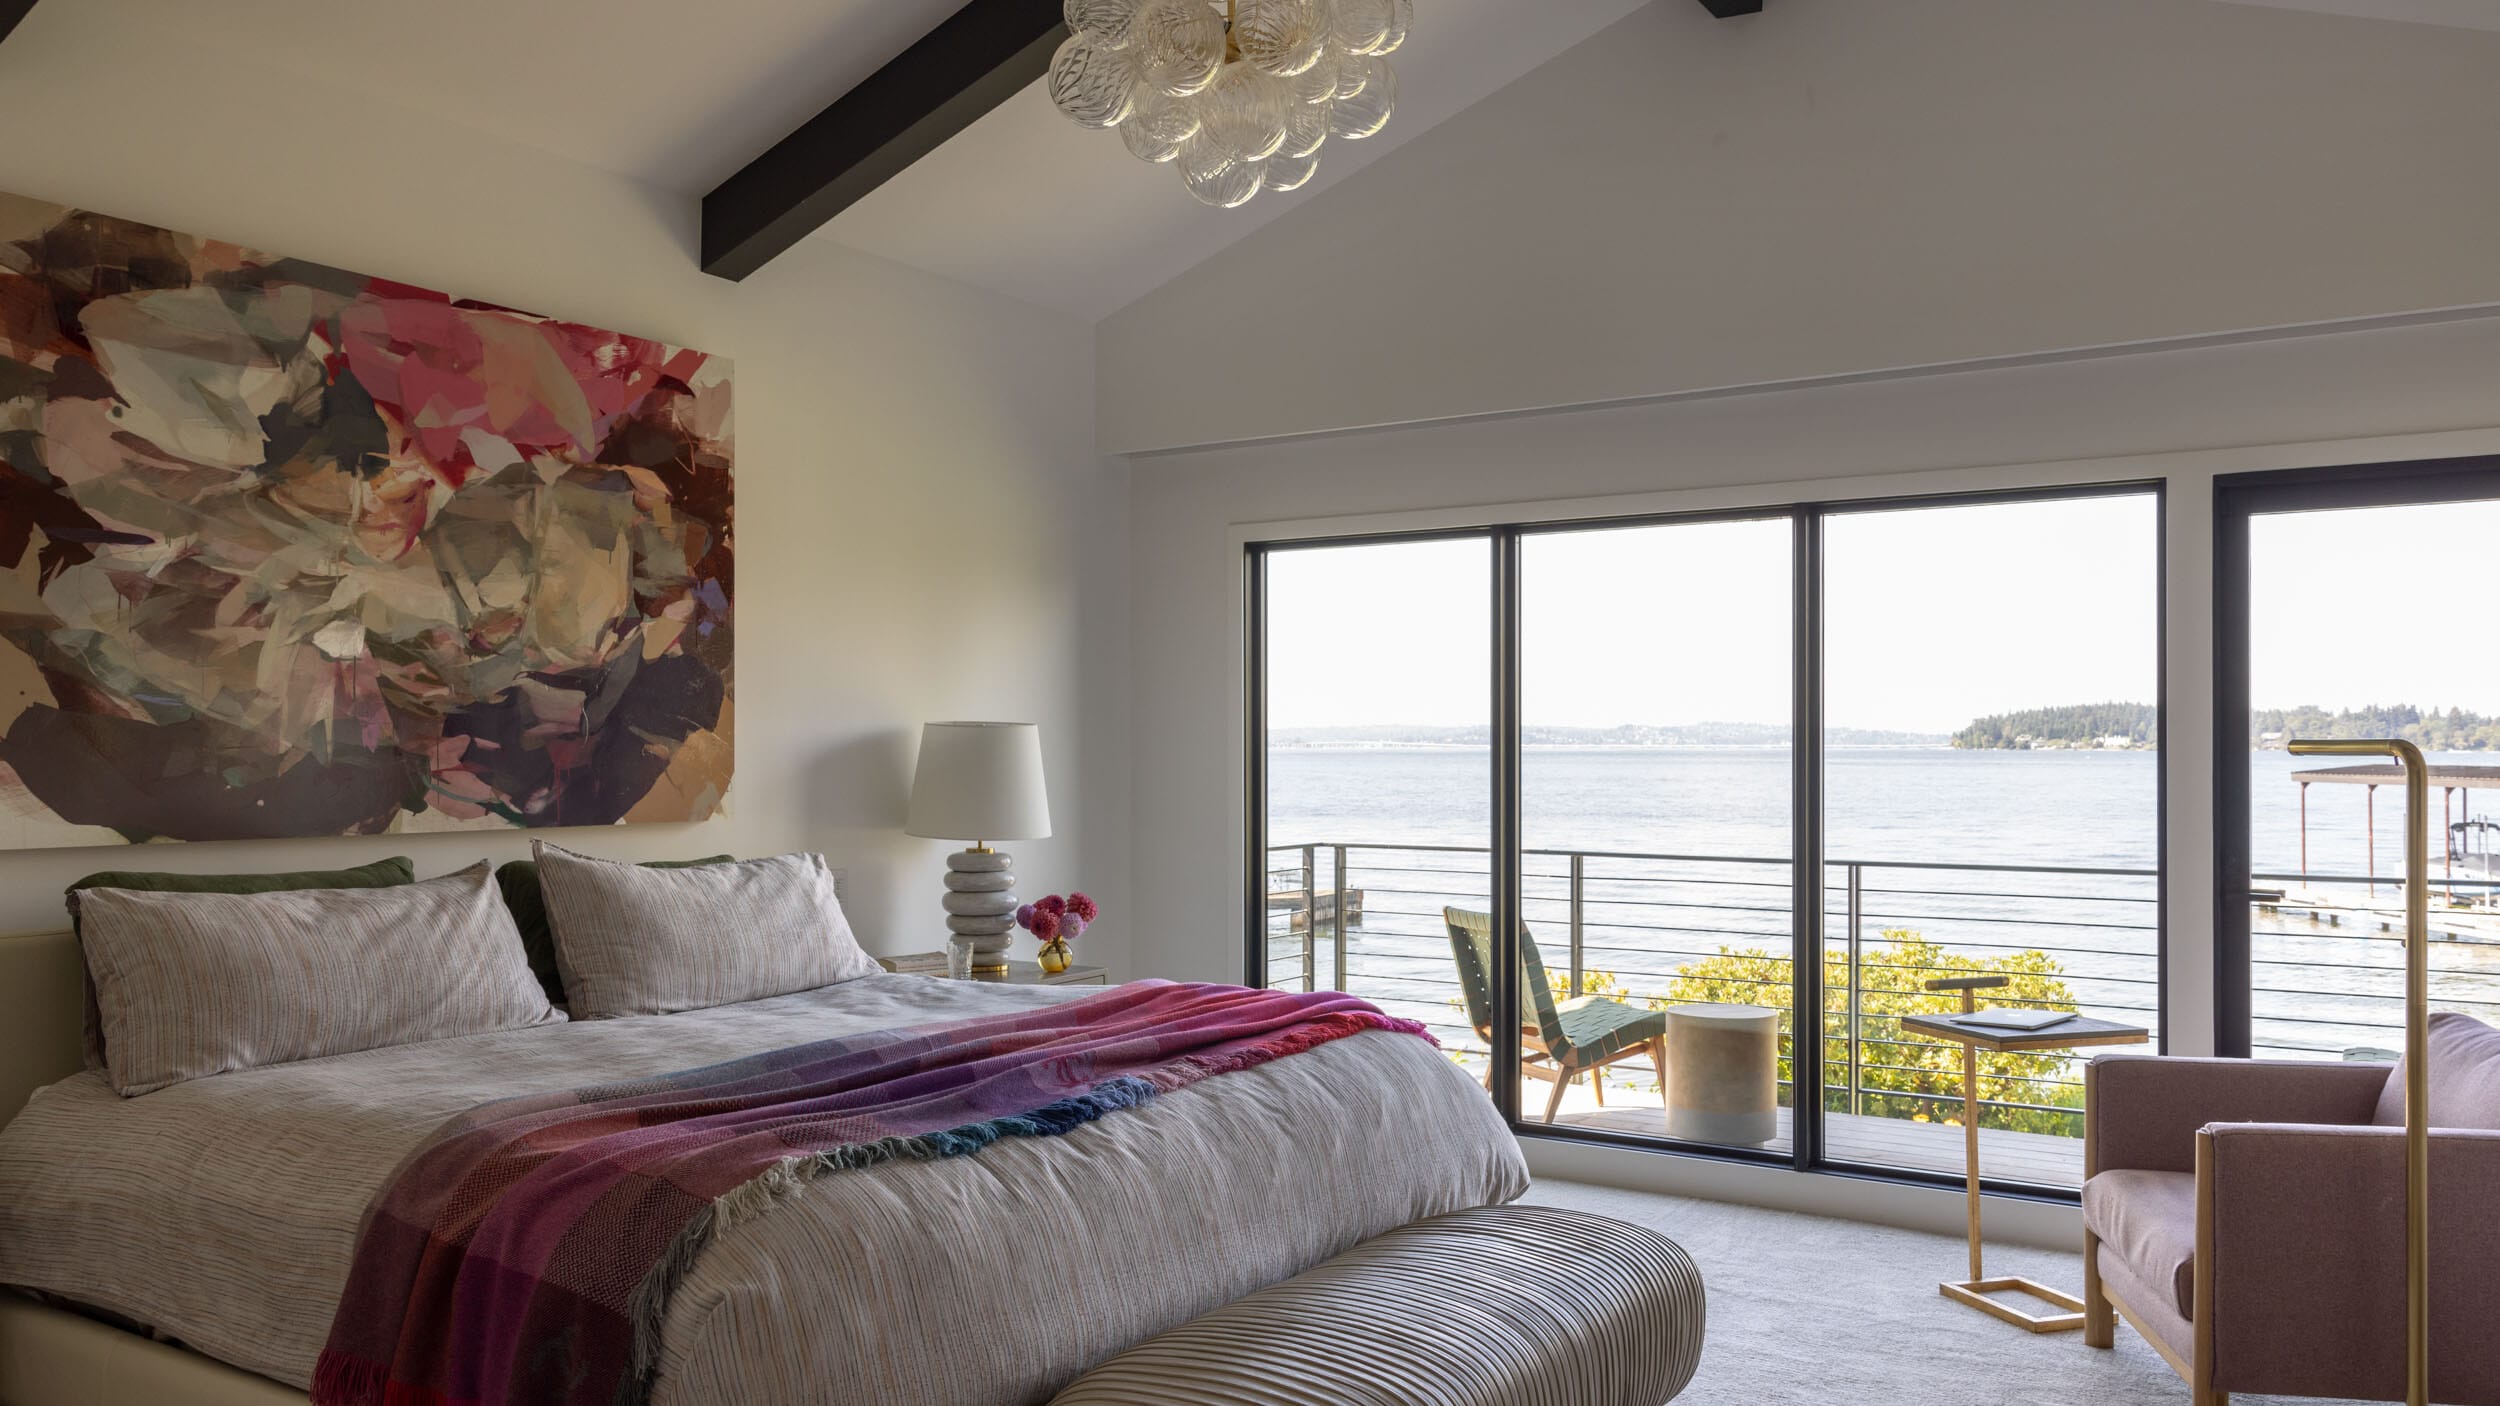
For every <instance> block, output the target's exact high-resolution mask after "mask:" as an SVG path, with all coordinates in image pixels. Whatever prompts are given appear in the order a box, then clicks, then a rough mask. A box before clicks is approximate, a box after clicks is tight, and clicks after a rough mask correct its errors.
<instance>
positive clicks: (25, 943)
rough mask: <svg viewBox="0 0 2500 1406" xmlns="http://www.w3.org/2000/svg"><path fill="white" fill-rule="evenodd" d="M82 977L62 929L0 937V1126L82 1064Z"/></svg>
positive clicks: (73, 941)
mask: <svg viewBox="0 0 2500 1406" xmlns="http://www.w3.org/2000/svg"><path fill="white" fill-rule="evenodd" d="M82 975H83V970H82V968H81V967H80V965H79V959H78V939H77V938H75V937H72V936H70V934H69V933H68V932H67V931H66V930H64V931H61V932H37V933H27V934H25V935H23V936H20V937H0V1123H5V1122H7V1121H8V1120H9V1119H11V1118H14V1117H16V1116H17V1111H18V1110H19V1109H21V1108H24V1107H25V1106H26V1099H27V1096H28V1095H30V1094H32V1093H34V1091H35V1090H37V1089H40V1088H42V1087H43V1086H44V1085H46V1084H49V1083H51V1082H53V1081H54V1080H56V1079H63V1078H67V1077H68V1076H70V1075H72V1074H75V1073H77V1072H78V1070H79V1068H80V1066H81V1065H82V1064H84V1063H85V1057H84V1056H83V1054H82V1053H81V1049H82V1042H81V1040H80V1037H79V1027H80V1026H81V1025H82V1024H83V1023H84V1020H85V1014H86V1001H87V997H86V992H85V990H84V983H83V981H82V980H81V977H82Z"/></svg>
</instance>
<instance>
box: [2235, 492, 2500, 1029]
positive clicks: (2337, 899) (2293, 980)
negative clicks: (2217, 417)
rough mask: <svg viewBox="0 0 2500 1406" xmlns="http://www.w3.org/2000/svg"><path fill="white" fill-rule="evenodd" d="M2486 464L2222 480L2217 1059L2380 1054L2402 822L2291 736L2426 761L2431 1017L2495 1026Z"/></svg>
mask: <svg viewBox="0 0 2500 1406" xmlns="http://www.w3.org/2000/svg"><path fill="white" fill-rule="evenodd" d="M2495 540H2500V464H2495V463H2494V462H2492V461H2488V460H2472V461H2457V462H2450V463H2441V464H2428V465H2390V466H2381V467H2374V468H2366V469H2347V470H2337V471H2324V472H2299V473H2286V474H2266V475H2248V476H2245V477H2239V478H2234V479H2229V480H2225V481H2224V483H2223V485H2222V486H2221V491H2220V493H2219V495H2218V499H2217V512H2216V560H2217V569H2218V570H2219V571H2220V572H2221V574H2222V580H2221V581H2219V582H2218V583H2217V584H2218V589H2217V613H2218V619H2217V622H2216V638H2215V645H2216V677H2217V680H2218V681H2219V686H2218V689H2217V699H2216V704H2217V711H2218V713H2219V714H2220V716H2219V718H2218V721H2217V728H2216V737H2215V747H2216V757H2217V763H2218V769H2219V772H2220V775H2219V778H2218V781H2217V795H2218V796H2219V797H2220V798H2221V804H2220V807H2219V809H2220V811H2221V815H2220V817H2219V826H2220V829H2221V831H2222V834H2221V836H2220V842H2219V845H2218V856H2217V857H2218V860H2219V865H2220V883H2219V884H2218V885H2217V887H2218V888H2219V889H2220V890H2221V891H2222V900H2221V903H2220V905H2219V907H2218V910H2217V913H2216V919H2215V926H2216V931H2217V934H2218V940H2217V960H2218V962H2219V965H2220V969H2219V970H2218V971H2217V974H2216V976H2217V987H2218V990H2219V993H2220V996H2221V1000H2220V1002H2219V1005H2220V1012H2221V1017H2222V1019H2221V1030H2220V1038H2221V1042H2222V1045H2223V1048H2224V1049H2225V1051H2226V1052H2230V1053H2240V1054H2253V1055H2256V1056H2258V1057H2260V1058H2280V1059H2385V1058H2393V1057H2394V1055H2395V1054H2396V1052H2397V1051H2398V1050H2399V1049H2401V1047H2402V1046H2403V1043H2404V976H2403V945H2402V942H2401V941H2400V937H2401V934H2402V932H2403V927H2404V890H2403V883H2404V879H2405V828H2404V827H2405V815H2404V806H2405V801H2404V785H2403V774H2402V772H2401V771H2400V770H2399V769H2398V768H2397V767H2396V766H2395V765H2394V763H2392V762H2376V761H2371V760H2367V759H2337V758H2329V757H2317V756H2294V755H2292V754H2291V752H2290V750H2289V744H2290V743H2291V741H2292V740H2294V739H2298V738H2329V739H2332V738H2363V737H2370V738H2377V737H2399V738H2403V739H2405V740H2407V741H2410V742H2412V743H2414V744H2415V745H2416V746H2419V747H2420V748H2421V749H2422V750H2423V753H2424V756H2425V759H2426V760H2427V761H2428V762H2429V763H2430V766H2431V777H2430V780H2431V787H2430V805H2429V814H2427V815H2426V816H2424V817H2423V818H2422V823H2423V828H2424V830H2425V831H2426V835H2425V839H2426V840H2427V843H2428V850H2429V854H2430V861H2431V869H2430V872H2429V874H2428V876H2427V877H2428V880H2429V882H2430V885H2431V936H2432V939H2433V942H2434V945H2433V946H2432V948H2431V949H2430V966H2431V1001H2432V1005H2433V1007H2434V1008H2436V1009H2452V1010H2461V1011H2465V1012H2468V1013H2469V1014H2473V1015H2476V1016H2478V1017H2480V1018H2482V1019H2485V1020H2491V1019H2493V1018H2495V1016H2500V651H2495V650H2494V649H2492V648H2491V647H2490V644H2489V642H2488V638H2487V636H2488V629H2487V624H2488V621H2489V620H2490V619H2491V618H2492V617H2493V614H2494V609H2495V603H2500V594H2495V591H2494V589H2493V587H2492V585H2491V583H2490V582H2489V581H2488V579H2487V577H2488V575H2489V573H2488V572H2487V571H2486V570H2485V569H2484V563H2486V562H2487V561H2488V560H2489V559H2490V556H2491V543H2492V542H2493V541H2495Z"/></svg>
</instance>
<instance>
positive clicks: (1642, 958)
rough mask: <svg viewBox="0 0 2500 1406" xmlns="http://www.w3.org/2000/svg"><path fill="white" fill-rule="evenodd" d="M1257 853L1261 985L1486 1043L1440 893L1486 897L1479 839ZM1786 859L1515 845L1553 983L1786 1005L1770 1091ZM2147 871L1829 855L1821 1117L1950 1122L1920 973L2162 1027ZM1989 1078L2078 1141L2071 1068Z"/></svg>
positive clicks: (2078, 1098)
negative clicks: (1907, 1030) (1916, 1028)
mask: <svg viewBox="0 0 2500 1406" xmlns="http://www.w3.org/2000/svg"><path fill="white" fill-rule="evenodd" d="M1271 856H1272V857H1273V858H1274V859H1276V860H1277V861H1279V862H1277V863H1276V864H1275V865H1274V866H1273V867H1272V868H1271V871H1270V874H1269V883H1268V894H1269V897H1268V903H1269V979H1270V981H1271V982H1274V983H1275V984H1279V985H1287V986H1294V985H1299V986H1303V987H1305V988H1308V989H1318V988H1329V989H1345V990H1351V991H1354V992H1356V993H1357V994H1361V995H1364V996H1366V997H1369V998H1371V999H1372V1000H1374V1001H1375V1002H1376V1003H1378V1004H1380V1005H1382V1006H1383V1007H1384V1008H1385V1009H1389V1010H1391V1011H1392V1012H1393V1013H1395V1014H1400V1015H1406V1016H1409V1017H1412V1018H1415V1019H1418V1020H1421V1021H1423V1022H1425V1023H1426V1024H1427V1025H1430V1026H1432V1027H1433V1028H1434V1030H1435V1032H1436V1034H1438V1035H1440V1036H1441V1038H1442V1040H1443V1043H1444V1044H1445V1045H1446V1046H1448V1047H1449V1048H1451V1049H1453V1050H1454V1051H1457V1052H1459V1053H1461V1055H1462V1056H1464V1057H1472V1058H1476V1059H1481V1058H1484V1057H1486V1056H1487V1055H1488V1053H1489V1052H1488V1051H1487V1049H1486V1046H1485V1042H1484V1039H1483V1037H1482V1035H1481V1033H1480V1032H1479V1030H1478V1029H1477V1028H1476V1023H1475V1022H1474V1021H1473V1020H1471V1019H1470V1018H1469V1016H1468V1014H1467V1012H1466V1011H1465V1010H1464V1004H1463V1000H1462V998H1461V996H1460V990H1459V984H1458V975H1457V970H1456V966H1455V963H1454V961H1453V958H1452V955H1451V952H1450V948H1449V943H1448V938H1447V930H1446V927H1445V925H1444V923H1443V919H1442V909H1443V908H1444V907H1468V908H1475V909H1478V910H1482V909H1484V908H1487V907H1489V905H1490V891H1491V882H1490V878H1489V875H1488V873H1487V870H1486V867H1485V864H1486V857H1487V851H1486V850H1485V849H1483V848H1482V847H1480V846H1474V847H1471V846H1465V845H1450V844H1426V843H1405V844H1382V843H1354V842H1347V843H1337V842H1328V843H1309V844H1287V845H1279V846H1276V847H1275V848H1274V849H1273V850H1272V851H1271ZM1470 860H1473V861H1474V862H1473V863H1470V862H1469V861H1470ZM1791 867H1792V866H1791V864H1790V861H1789V860H1788V859H1786V858H1784V857H1778V858H1774V857H1766V856H1751V855H1711V854H1671V853H1652V852H1642V851H1631V850H1612V849H1604V850H1601V849H1547V848H1538V849H1530V850H1527V851H1525V852H1524V853H1523V855H1522V868H1523V874H1522V880H1523V882H1522V891H1523V892H1522V905H1523V911H1524V916H1525V917H1526V920H1527V925H1528V930H1529V935H1530V937H1531V939H1532V940H1533V941H1534V942H1535V944H1536V946H1537V948H1538V949H1539V952H1540V954H1541V956H1542V959H1543V964H1544V965H1545V966H1546V968H1547V970H1548V973H1549V980H1550V981H1551V983H1552V985H1553V987H1554V994H1555V995H1556V996H1557V997H1558V998H1562V999H1568V998H1570V997H1576V996H1581V995H1596V996H1604V997H1611V998H1614V999H1618V1000H1623V1001H1627V1002H1630V1003H1633V1004H1636V1005H1650V1006H1664V1005H1667V1004H1682V1003H1687V1002H1698V1001H1745V1002H1748V1003H1751V1004H1758V1005H1764V1006H1770V1007H1773V1008H1775V1009H1777V1010H1779V1011H1780V1013H1781V1015H1780V1022H1781V1041H1780V1059H1781V1068H1782V1078H1781V1090H1782V1091H1781V1098H1782V1101H1783V1102H1784V1103H1785V1102H1787V1101H1789V1099H1790V1096H1791V1091H1792V1090H1793V1085H1794V1080H1793V1077H1791V1073H1790V1066H1791V1063H1792V1057H1793V1054H1794V1046H1795V1041H1794V1031H1793V1029H1792V1028H1791V1026H1792V1023H1793V1014H1792V1010H1791V1005H1792V1003H1791V1001H1790V999H1789V991H1790V988H1791V983H1792V981H1793V978H1794V962H1793V959H1792V957H1791V950H1792V942H1791V936H1790V934H1791V932H1792V930H1793V928H1794V925H1795V915H1794V911H1793V906H1792V900H1791V897H1790V883H1791V880H1790V873H1791ZM2158 884H2159V876H2158V875H2157V874H2156V873H2155V872H2154V871H2152V870H2149V869H2125V868H2104V867H2080V866H2042V865H1992V864H1944V863H1925V862H1916V861H1889V860H1886V861H1878V860H1862V859H1834V860H1832V861H1830V862H1829V863H1828V864H1827V866H1826V869H1825V882H1824V886H1823V902H1824V908H1825V936H1826V948H1825V979H1824V985H1825V1004H1826V1009H1825V1011H1824V1014H1823V1050H1824V1059H1823V1064H1824V1075H1823V1083H1824V1088H1825V1107H1826V1110H1827V1111H1829V1112H1834V1113H1848V1114H1855V1115H1859V1116H1862V1117H1878V1118H1894V1119H1902V1120H1910V1121H1923V1122H1947V1121H1954V1122H1958V1121H1959V1119H1960V1117H1961V1107H1962V1089H1961V1075H1960V1064H1959V1052H1958V1050H1951V1049H1950V1047H1945V1046H1940V1045H1937V1044H1935V1043H1933V1042H1930V1041H1925V1040H1920V1039H1916V1038H1914V1037H1907V1036H1905V1035H1904V1034H1903V1033H1902V1031H1901V1029H1900V1017H1901V1016H1902V1015H1904V1014H1908V1013H1912V1012H1925V1011H1936V1010H1942V1009H1946V1008H1947V1000H1946V998H1943V997H1939V996H1936V995H1934V994H1931V993H1928V992H1925V991H1923V990H1922V989H1920V988H1921V987H1922V985H1923V983H1924V982H1925V981H1926V980H1928V979H1930V978H1932V977H1936V976H1942V975H1947V974H1968V973H1969V972H1971V971H1973V970H1975V969H1976V970H2002V971H2004V972H2005V974H2007V975H2008V976H2009V977H2010V978H2011V979H2012V980H2013V982H2014V984H2013V985H2011V986H2008V987H2006V988H2001V989H1999V990H1996V991H1992V992H1990V993H1989V997H1990V1002H1991V1004H1996V1005H2037V1006H2056V1007H2059V1008H2068V1009H2077V1008H2079V1009H2082V1010H2084V1011H2086V1012H2088V1013H2091V1014H2094V1015H2099V1016H2103V1017H2105V1018H2110V1019H2121V1020H2127V1021H2130V1022H2131V1023H2135V1024H2141V1025H2145V1026H2148V1027H2156V1026H2157V1025H2158V1022H2159V1019H2160V1008H2159V1007H2160V1001H2159V993H2160V971H2159V950H2160V933H2159V925H2158V921H2157V917H2158V913H2159V907H2158V904H2159V897H2160V895H2159V888H2158ZM1625 1077H1629V1078H1631V1079H1632V1080H1634V1081H1635V1082H1637V1077H1638V1076H1636V1075H1635V1076H1625ZM1650 1083H1651V1086H1652V1087H1654V1078H1653V1079H1652V1080H1651V1081H1650ZM1982 1084H1983V1098H1982V1111H1981V1121H1982V1124H1983V1126H1987V1127H1997V1128H2006V1129H2014V1130H2025V1131H2032V1132H2048V1133H2053V1134H2059V1135H2063V1136H2068V1137H2079V1136H2080V1134H2081V1132H2082V1117H2081V1113H2082V1081H2081V1078H2080V1072H2079V1066H2076V1065H2074V1064H2073V1063H2072V1062H2071V1061H2068V1060H2064V1059H2061V1058H2058V1057H2055V1056H2033V1057H2027V1058H2018V1059H2016V1060H2010V1061H2009V1060H2003V1059H1996V1060H1992V1062H1991V1064H1990V1065H1989V1067H1988V1068H1987V1069H1986V1070H1985V1072H1984V1075H1983V1079H1982Z"/></svg>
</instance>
